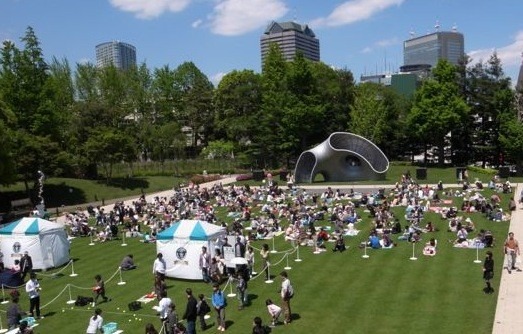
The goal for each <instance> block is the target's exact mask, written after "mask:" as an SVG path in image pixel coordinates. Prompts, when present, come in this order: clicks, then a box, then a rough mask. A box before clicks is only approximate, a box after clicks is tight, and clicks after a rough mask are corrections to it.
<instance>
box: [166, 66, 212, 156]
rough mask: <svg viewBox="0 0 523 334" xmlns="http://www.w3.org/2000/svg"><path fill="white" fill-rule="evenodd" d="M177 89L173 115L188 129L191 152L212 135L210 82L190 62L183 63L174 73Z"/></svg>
mask: <svg viewBox="0 0 523 334" xmlns="http://www.w3.org/2000/svg"><path fill="white" fill-rule="evenodd" d="M174 87H175V91H176V99H175V115H177V116H178V117H179V119H180V120H181V123H182V125H184V126H188V127H189V128H190V130H191V133H192V136H191V148H192V151H193V152H192V153H193V154H194V153H197V150H198V147H199V145H204V144H205V143H206V142H207V141H208V140H209V138H210V135H211V134H212V130H213V129H212V121H213V118H214V114H213V107H212V97H213V90H214V87H213V84H212V83H211V82H210V81H209V79H208V78H207V76H205V74H203V73H202V72H201V71H200V70H199V69H198V68H197V67H196V65H194V63H192V62H185V63H183V64H181V65H180V66H178V67H177V68H176V70H175V72H174Z"/></svg>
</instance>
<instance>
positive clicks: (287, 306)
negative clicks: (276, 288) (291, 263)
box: [280, 271, 294, 324]
mask: <svg viewBox="0 0 523 334" xmlns="http://www.w3.org/2000/svg"><path fill="white" fill-rule="evenodd" d="M280 276H281V278H282V282H281V293H280V294H281V300H282V309H283V313H284V315H285V320H284V322H285V323H286V324H288V323H290V322H291V316H292V313H291V298H292V296H293V295H294V291H293V289H292V286H291V281H290V280H289V278H288V276H287V272H286V271H282V272H281V273H280Z"/></svg>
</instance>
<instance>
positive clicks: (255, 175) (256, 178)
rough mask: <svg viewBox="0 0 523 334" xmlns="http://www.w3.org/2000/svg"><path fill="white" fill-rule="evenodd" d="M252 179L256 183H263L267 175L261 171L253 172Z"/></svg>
mask: <svg viewBox="0 0 523 334" xmlns="http://www.w3.org/2000/svg"><path fill="white" fill-rule="evenodd" d="M252 178H253V179H254V181H263V179H264V178H265V173H264V172H263V170H261V169H257V170H254V171H253V172H252Z"/></svg>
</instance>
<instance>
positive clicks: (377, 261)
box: [0, 190, 509, 333]
mask: <svg viewBox="0 0 523 334" xmlns="http://www.w3.org/2000/svg"><path fill="white" fill-rule="evenodd" d="M483 193H484V195H485V196H486V197H487V198H488V197H490V194H491V192H490V191H489V190H484V191H483ZM501 196H502V199H503V204H502V207H503V208H506V202H507V199H508V197H509V195H505V194H501ZM461 201H462V198H453V205H455V206H460V205H461ZM218 211H219V216H220V217H221V218H222V219H224V220H226V221H228V222H230V220H231V218H225V211H224V210H223V209H220V210H218ZM394 212H395V214H396V215H397V216H398V217H400V221H401V222H402V224H403V225H405V220H404V218H403V215H404V208H395V209H394ZM361 214H362V215H363V222H361V223H358V224H357V225H356V228H357V229H360V230H361V232H360V233H359V235H358V236H356V237H346V243H347V245H348V246H349V249H348V250H347V251H346V252H344V253H342V254H340V253H332V252H331V251H330V250H328V251H327V252H325V253H321V254H318V255H315V254H313V253H312V249H311V248H308V247H300V252H299V254H300V258H301V259H302V260H303V261H302V262H295V261H294V260H295V258H296V256H297V254H296V253H292V254H290V255H288V257H286V253H287V252H291V251H292V246H291V245H290V244H289V243H287V242H284V240H283V236H279V237H277V238H276V239H275V243H274V245H275V249H276V250H277V251H278V253H276V254H272V255H271V256H272V260H271V263H273V265H274V267H271V274H272V275H274V276H276V277H275V278H274V283H272V284H267V283H265V282H263V280H262V278H256V279H253V280H251V281H250V282H249V288H248V291H249V295H250V298H251V300H252V304H251V305H250V306H249V307H247V308H246V309H244V310H242V311H238V310H237V307H236V306H237V304H236V300H234V299H229V303H228V304H229V306H228V310H227V315H226V318H227V319H228V327H229V328H228V330H227V332H229V333H249V332H250V328H251V324H252V319H253V317H255V316H261V317H262V319H264V322H265V323H268V315H267V311H266V308H265V304H264V301H265V299H266V298H272V299H273V300H275V301H277V303H279V297H278V296H279V294H278V291H279V286H280V278H279V277H278V276H277V274H278V273H279V272H280V271H282V270H283V267H285V266H286V265H287V259H288V261H289V265H290V266H291V267H292V269H291V270H289V271H288V273H289V277H290V279H291V281H292V284H293V286H294V289H295V292H296V293H295V297H294V299H293V300H292V302H291V304H292V309H293V317H294V321H293V323H292V324H290V325H285V326H284V325H281V326H278V327H276V328H274V329H273V333H320V332H321V333H370V332H372V333H399V332H402V333H414V332H421V333H490V332H491V330H492V323H493V319H494V313H495V307H496V300H497V290H498V285H499V277H500V273H501V270H502V263H501V262H502V257H501V254H502V252H501V250H502V243H503V240H504V236H505V235H506V233H507V230H508V226H509V222H491V221H487V220H486V219H485V218H484V217H483V215H481V214H480V213H472V214H468V215H467V216H470V217H471V218H472V219H473V221H474V222H475V224H476V228H477V229H478V230H479V229H490V230H492V231H493V234H494V236H495V239H496V241H495V247H494V249H492V251H493V253H494V259H495V263H496V270H495V278H494V280H493V285H494V287H495V289H496V292H495V293H494V294H492V295H485V294H484V293H483V291H482V288H483V286H484V282H483V280H482V270H481V264H475V263H473V261H474V260H475V259H476V250H474V249H457V248H454V247H452V244H451V243H449V241H448V240H449V239H452V240H453V239H454V238H455V235H454V233H450V232H447V221H446V220H443V219H441V218H440V216H439V215H436V214H434V213H428V214H426V216H425V219H424V221H423V224H425V223H426V222H427V221H429V220H430V221H432V222H433V223H434V224H435V226H436V227H438V228H439V231H438V232H433V233H430V234H424V235H423V241H422V242H421V243H420V244H416V245H415V254H416V256H417V258H418V260H416V261H412V260H409V258H410V257H411V256H412V252H413V247H412V244H410V243H408V242H406V241H397V243H398V246H397V247H396V248H393V249H388V250H368V254H369V255H370V257H369V258H368V259H363V258H362V257H361V255H362V254H363V252H364V251H363V250H362V249H360V248H358V245H359V243H360V242H362V241H363V240H366V238H367V236H368V231H369V229H370V224H371V218H369V217H368V213H366V212H361ZM321 225H324V226H328V225H329V223H328V222H327V221H320V222H318V223H317V224H316V226H321ZM472 236H473V235H471V236H470V237H472ZM431 237H435V238H436V239H437V240H438V254H437V255H436V256H435V257H425V256H423V255H422V254H421V251H422V248H423V244H424V243H425V242H427V241H428V240H429V238H431ZM396 238H397V236H394V237H393V239H394V241H396ZM89 242H90V240H89V238H76V239H74V240H72V250H71V257H72V258H73V259H75V262H74V269H75V272H76V273H78V276H77V277H70V276H69V274H71V267H70V266H69V267H67V268H65V269H63V268H61V269H58V270H53V271H51V272H57V271H61V272H62V274H63V275H59V276H58V277H56V278H51V277H50V276H48V275H49V274H50V273H51V272H46V273H41V276H40V277H41V278H42V280H41V284H42V287H43V291H42V304H48V305H46V307H45V308H44V309H43V313H44V314H45V315H46V318H45V319H43V320H41V321H40V325H39V326H38V327H36V332H37V333H82V332H85V329H86V327H87V323H88V318H89V316H90V315H91V313H92V310H89V309H88V307H75V306H74V305H68V304H67V303H66V302H67V301H68V300H69V298H70V297H69V288H68V287H71V295H72V298H73V299H75V298H76V296H77V295H86V296H90V295H91V287H92V286H93V284H94V279H93V277H94V275H96V274H101V275H102V277H103V278H104V279H106V281H107V283H106V285H107V294H108V295H109V296H110V297H111V298H112V299H113V300H112V301H111V302H108V303H106V304H105V303H102V304H100V307H101V308H102V309H103V311H104V314H103V317H104V319H105V320H106V321H115V322H117V323H118V325H119V328H121V329H123V330H124V332H125V333H143V331H144V326H145V323H146V322H153V323H154V324H155V326H156V327H157V328H159V323H160V322H159V320H158V318H157V317H156V315H155V312H154V311H153V310H152V309H151V306H153V305H154V304H153V303H150V304H147V305H144V308H143V309H142V310H140V311H136V312H132V313H131V312H129V310H128V309H127V304H128V303H130V302H131V301H133V300H136V299H138V298H139V297H141V296H143V295H144V294H146V293H148V292H150V291H151V290H152V286H153V277H152V273H151V271H152V262H153V260H154V257H155V254H156V246H155V245H154V244H143V243H141V242H139V240H137V239H126V242H127V244H128V246H125V247H123V246H121V244H122V240H114V241H110V242H107V243H104V244H96V245H95V246H89V245H88V244H89ZM264 242H267V243H268V244H269V245H270V247H271V248H272V241H271V240H266V241H256V242H255V243H254V246H255V247H256V248H260V247H261V245H262V244H263V243H264ZM331 245H332V244H330V243H329V244H328V246H331ZM485 251H486V250H480V252H479V258H480V260H482V259H483V257H484V253H485ZM127 253H133V254H134V257H135V261H136V263H137V264H138V266H139V267H138V269H136V270H133V271H129V272H123V275H122V279H123V281H125V282H126V284H125V285H118V284H117V283H118V282H119V281H120V276H119V275H118V274H116V273H117V267H118V265H119V263H120V261H121V259H122V258H123V256H124V255H125V254H127ZM256 255H257V258H256V261H257V263H258V264H257V266H256V269H257V270H258V271H260V269H261V268H260V261H259V256H258V252H256ZM114 274H116V275H115V276H114V277H113V278H112V279H110V280H109V278H110V277H111V276H113V275H114ZM44 275H46V276H44ZM168 287H169V289H168V293H169V296H170V297H172V298H173V299H174V301H175V303H176V305H177V310H178V313H179V315H182V314H183V312H184V310H185V300H186V299H185V295H184V290H185V288H187V287H191V288H192V289H193V291H194V292H195V293H196V294H198V293H204V294H206V295H207V296H210V294H211V290H212V289H211V288H210V286H208V285H206V284H204V283H200V282H189V281H180V280H172V279H169V280H168ZM62 291H63V293H62V294H60V292H62ZM225 291H226V292H227V293H229V292H230V291H229V287H227V288H226V290H225ZM6 294H7V292H6ZM22 296H23V298H22V302H21V305H22V307H23V308H24V309H27V308H28V301H27V298H26V296H25V293H23V294H22ZM6 307H7V305H1V306H0V310H5V309H6ZM140 319H141V320H140ZM2 323H4V324H5V315H3V318H2ZM209 323H214V315H213V317H212V318H211V319H209ZM215 331H216V329H215V328H212V329H208V330H207V331H206V332H210V333H212V332H215ZM198 332H200V333H201V331H198Z"/></svg>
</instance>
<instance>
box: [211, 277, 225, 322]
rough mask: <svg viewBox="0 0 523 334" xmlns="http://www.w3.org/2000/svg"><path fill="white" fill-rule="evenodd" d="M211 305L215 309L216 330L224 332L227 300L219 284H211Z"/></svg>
mask: <svg viewBox="0 0 523 334" xmlns="http://www.w3.org/2000/svg"><path fill="white" fill-rule="evenodd" d="M212 289H213V293H212V298H211V300H212V306H213V307H214V309H215V310H216V322H217V323H218V330H219V331H222V332H225V307H227V301H226V299H225V295H224V294H223V291H222V290H220V285H219V284H218V283H214V284H213V285H212Z"/></svg>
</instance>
